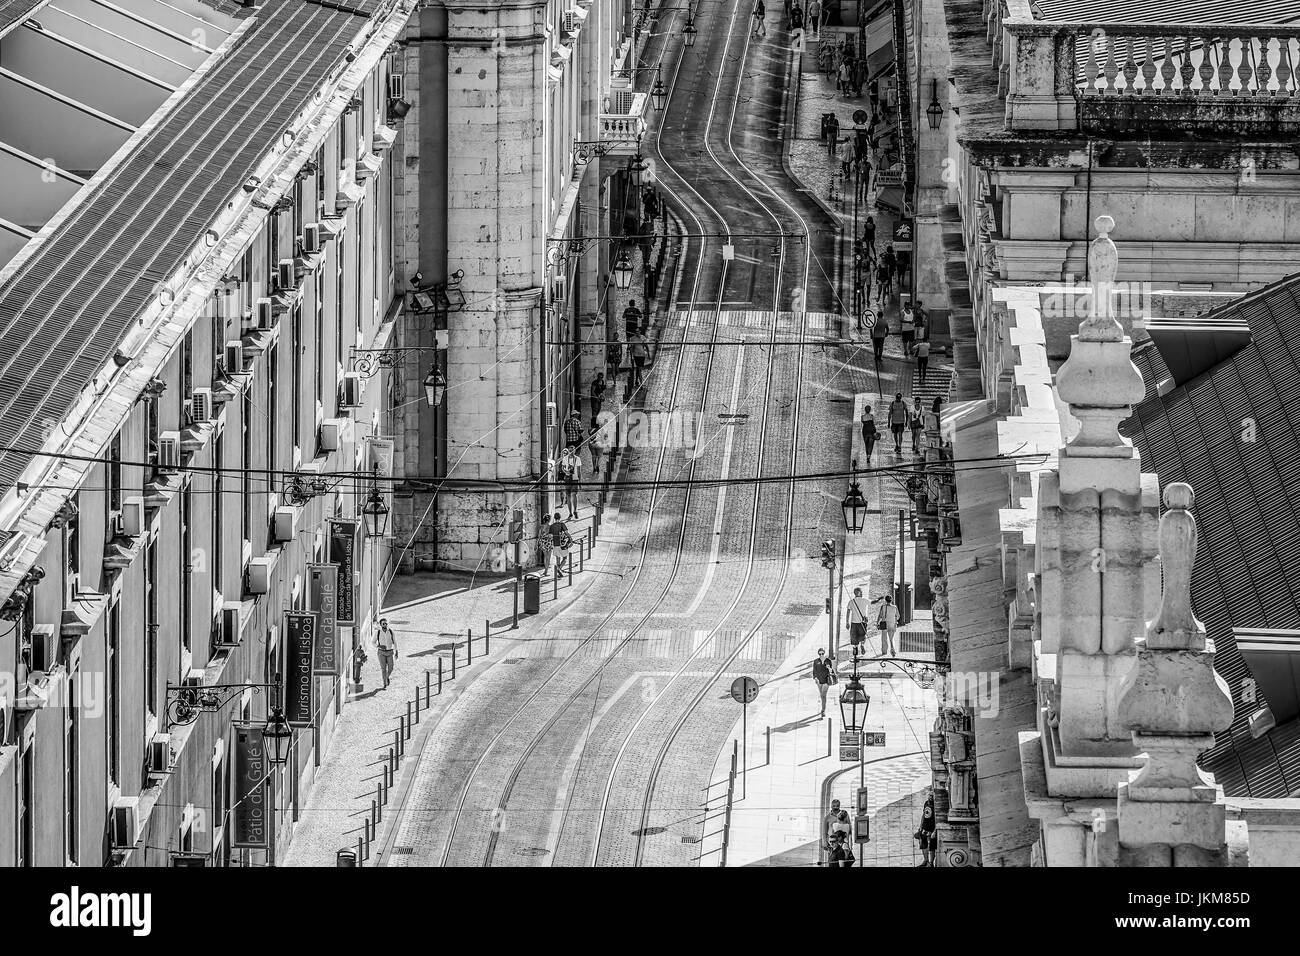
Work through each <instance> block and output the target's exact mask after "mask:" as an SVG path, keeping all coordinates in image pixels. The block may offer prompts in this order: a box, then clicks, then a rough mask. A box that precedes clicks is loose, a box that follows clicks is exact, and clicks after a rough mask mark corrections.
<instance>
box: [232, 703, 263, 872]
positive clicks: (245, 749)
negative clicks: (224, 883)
mask: <svg viewBox="0 0 1300 956" xmlns="http://www.w3.org/2000/svg"><path fill="white" fill-rule="evenodd" d="M268 770H269V768H268V767H267V760H266V743H265V742H264V741H263V740H262V728H261V727H236V728H235V806H234V811H233V813H234V821H233V825H234V833H233V837H232V839H231V841H230V845H231V846H232V847H235V848H237V849H244V848H246V849H254V850H262V849H266V847H267V844H268V842H269V834H270V819H271V813H270V808H269V806H268V803H267V792H266V781H267V773H268Z"/></svg>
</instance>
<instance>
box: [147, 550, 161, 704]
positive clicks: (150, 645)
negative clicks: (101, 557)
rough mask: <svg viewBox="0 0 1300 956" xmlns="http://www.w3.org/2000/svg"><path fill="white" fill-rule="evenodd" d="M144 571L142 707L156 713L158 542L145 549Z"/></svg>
mask: <svg viewBox="0 0 1300 956" xmlns="http://www.w3.org/2000/svg"><path fill="white" fill-rule="evenodd" d="M144 560H145V569H144V640H145V647H144V705H145V708H146V710H147V711H148V713H150V714H157V713H158V542H157V541H156V540H155V541H150V542H149V547H148V548H147V549H145V558H144Z"/></svg>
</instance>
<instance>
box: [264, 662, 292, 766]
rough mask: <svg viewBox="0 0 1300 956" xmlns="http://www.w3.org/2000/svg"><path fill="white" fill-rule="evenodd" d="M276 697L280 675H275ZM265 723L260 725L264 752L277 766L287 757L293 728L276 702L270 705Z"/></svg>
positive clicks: (277, 695)
mask: <svg viewBox="0 0 1300 956" xmlns="http://www.w3.org/2000/svg"><path fill="white" fill-rule="evenodd" d="M275 684H276V697H277V698H278V697H279V696H280V694H279V686H280V675H279V674H276V675H275ZM270 710H271V712H270V713H269V714H267V717H266V723H265V724H264V725H263V727H262V740H263V741H264V742H265V743H266V753H267V756H268V757H269V758H270V760H271V763H273V764H275V765H277V766H279V765H280V764H283V763H284V762H285V761H286V760H288V759H289V742H290V741H291V740H292V739H293V728H292V727H290V726H289V721H287V720H285V717H284V708H283V707H281V706H280V705H279V704H278V703H276V704H273V705H272V706H271V709H270Z"/></svg>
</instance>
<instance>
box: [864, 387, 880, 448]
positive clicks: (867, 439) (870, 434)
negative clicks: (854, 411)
mask: <svg viewBox="0 0 1300 956" xmlns="http://www.w3.org/2000/svg"><path fill="white" fill-rule="evenodd" d="M879 437H880V432H879V431H878V430H877V429H876V413H875V412H873V411H872V410H871V403H870V402H867V403H866V404H864V405H863V406H862V445H863V447H864V448H865V449H866V455H865V460H866V461H867V462H868V463H870V462H871V453H872V451H874V450H875V447H876V439H877V438H879Z"/></svg>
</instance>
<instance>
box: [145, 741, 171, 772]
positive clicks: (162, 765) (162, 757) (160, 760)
mask: <svg viewBox="0 0 1300 956" xmlns="http://www.w3.org/2000/svg"><path fill="white" fill-rule="evenodd" d="M171 765H172V735H171V734H154V735H153V739H152V740H150V741H149V772H150V773H152V774H161V773H166V772H167V771H168V770H170V769H171Z"/></svg>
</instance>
